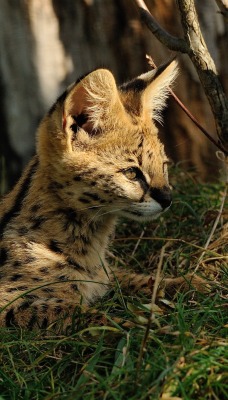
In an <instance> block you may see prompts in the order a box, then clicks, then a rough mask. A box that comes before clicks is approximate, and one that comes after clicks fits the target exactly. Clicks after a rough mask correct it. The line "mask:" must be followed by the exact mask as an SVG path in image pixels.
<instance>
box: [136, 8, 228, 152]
mask: <svg viewBox="0 0 228 400" xmlns="http://www.w3.org/2000/svg"><path fill="white" fill-rule="evenodd" d="M135 2H136V3H137V5H138V6H139V8H140V12H141V15H142V18H144V21H145V23H146V24H147V26H148V28H149V29H150V30H151V31H152V33H153V34H154V35H155V36H156V37H157V39H158V40H160V42H161V43H163V44H164V45H166V46H167V47H168V48H169V49H172V50H176V51H180V52H184V53H187V54H188V55H189V57H190V59H191V61H192V62H193V64H194V66H195V68H196V71H197V73H198V75H199V78H200V81H201V83H202V86H203V88H204V91H205V94H206V96H207V98H208V101H209V103H210V106H211V110H212V112H213V115H214V119H215V123H216V129H217V134H218V137H219V141H220V143H221V145H222V147H223V148H225V149H226V150H228V99H227V97H226V95H225V93H224V91H223V88H222V85H221V82H220V80H219V78H218V73H217V70H216V67H215V64H214V61H213V59H212V58H211V56H210V53H209V51H208V49H207V46H206V43H205V41H204V38H203V35H202V33H201V30H200V25H199V21H198V16H197V13H196V9H195V4H194V0H177V4H178V8H179V12H180V16H181V22H182V27H183V31H184V40H183V39H178V38H175V37H173V36H171V35H169V34H168V33H167V32H166V31H165V30H164V29H163V28H161V27H160V25H159V24H158V23H157V22H156V21H155V19H154V18H153V17H152V15H151V14H150V12H149V10H148V8H147V7H146V5H145V3H144V1H143V0H135ZM225 2H226V0H220V1H219V4H220V3H221V4H223V5H224V4H226V3H225ZM148 14H149V16H148ZM170 37H171V39H170ZM173 39H174V40H173ZM183 42H184V44H183ZM226 153H227V152H226Z"/></svg>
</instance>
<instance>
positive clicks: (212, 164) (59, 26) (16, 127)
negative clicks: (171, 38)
mask: <svg viewBox="0 0 228 400" xmlns="http://www.w3.org/2000/svg"><path fill="white" fill-rule="evenodd" d="M146 3H147V5H148V7H149V9H150V10H151V12H152V13H153V15H154V16H155V17H156V18H157V20H158V21H159V23H160V24H161V25H162V26H163V27H165V28H166V29H167V30H168V31H169V32H170V33H171V34H173V35H178V36H182V30H181V25H180V20H179V14H178V10H177V8H176V5H175V1H174V0H147V1H146ZM196 6H197V10H198V14H199V18H200V22H201V28H202V31H203V33H204V37H205V40H206V42H207V45H208V47H209V50H210V52H211V54H212V56H213V58H214V61H215V64H216V66H217V68H218V71H219V74H220V76H221V80H222V82H223V84H224V86H225V87H226V88H227V86H228V77H227V73H228V68H227V66H228V60H227V37H228V35H227V26H226V27H225V25H224V21H223V18H222V16H221V15H220V14H219V13H218V8H217V5H216V1H213V0H210V1H208V0H196ZM0 27H1V28H0V135H1V136H0V139H1V140H0V166H1V171H0V179H1V192H4V191H6V190H8V189H9V188H10V187H11V186H12V184H13V183H14V182H15V180H16V179H17V178H18V176H19V175H20V173H21V169H22V168H23V167H24V165H25V164H26V162H27V161H28V159H29V158H30V157H31V155H32V154H33V153H34V151H35V150H34V149H35V132H36V127H37V125H38V123H39V121H40V119H41V118H42V116H43V114H44V113H45V112H46V111H47V110H48V109H49V107H50V106H51V104H52V103H53V102H54V101H55V99H56V97H57V96H58V95H59V94H60V93H61V92H62V91H63V90H64V89H65V87H66V86H67V85H68V84H69V83H71V82H72V81H74V80H76V79H77V78H78V77H79V76H80V75H82V74H84V73H85V72H88V71H90V70H92V69H93V68H97V67H100V66H102V67H108V68H110V69H111V70H112V71H113V73H114V74H115V76H116V78H117V80H118V82H120V83H121V82H123V81H125V80H128V79H131V78H132V77H134V76H136V75H139V74H141V73H142V72H145V71H147V70H148V68H149V67H148V64H147V61H146V58H145V55H146V54H147V53H148V54H150V55H152V57H153V59H154V61H155V62H156V64H160V63H162V62H164V61H166V60H167V59H168V58H169V57H170V56H171V55H172V54H171V52H170V51H169V50H167V49H166V48H165V47H164V46H163V45H161V44H160V43H159V42H158V40H157V39H156V38H154V37H153V35H152V34H151V32H149V31H148V29H147V28H146V27H145V26H144V25H142V24H141V22H140V19H139V13H138V9H137V6H136V5H135V2H134V1H133V0H64V1H62V0H0ZM178 60H179V63H180V74H179V78H178V80H177V83H176V86H175V92H176V93H177V95H178V96H179V97H180V98H181V100H182V101H183V102H184V104H185V105H186V106H187V107H188V108H189V109H190V110H191V112H192V113H193V114H194V115H195V116H196V117H197V118H198V119H199V121H200V122H201V123H202V125H203V126H204V127H206V129H208V131H209V132H210V133H211V134H214V135H215V128H214V122H213V117H212V114H211V111H210V108H209V106H208V103H207V100H206V98H205V95H204V93H203V90H202V88H201V85H200V83H199V80H198V77H197V74H196V72H195V70H194V68H193V66H192V64H191V62H190V60H189V59H188V57H187V56H184V55H180V56H178ZM164 116H165V119H164V125H163V127H161V136H162V139H163V140H164V142H165V145H166V151H167V153H168V154H169V156H171V157H172V159H173V160H174V161H175V162H180V163H181V164H182V165H183V166H184V167H188V168H189V167H190V166H191V167H194V168H195V170H196V173H197V175H198V176H200V177H201V178H202V179H208V178H209V179H213V178H214V177H215V176H216V173H217V171H218V162H217V160H216V157H215V148H213V146H212V145H211V144H210V142H208V140H207V139H206V138H205V137H204V136H203V135H202V134H201V133H200V132H199V131H198V129H197V128H196V127H195V126H194V125H193V124H192V122H191V121H190V120H189V119H188V118H187V117H186V116H185V115H184V114H183V112H182V111H181V110H180V109H179V108H178V106H177V105H176V104H175V103H174V101H173V100H170V101H169V107H168V108H167V110H166V111H165V113H164Z"/></svg>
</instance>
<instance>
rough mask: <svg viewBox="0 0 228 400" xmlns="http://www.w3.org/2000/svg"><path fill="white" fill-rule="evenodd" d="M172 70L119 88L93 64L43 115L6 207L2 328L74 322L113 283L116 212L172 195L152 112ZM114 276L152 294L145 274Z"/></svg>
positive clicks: (137, 214)
mask: <svg viewBox="0 0 228 400" xmlns="http://www.w3.org/2000/svg"><path fill="white" fill-rule="evenodd" d="M175 71H176V62H172V63H171V64H170V65H169V66H168V67H167V68H166V69H164V71H163V72H162V73H161V74H160V75H159V76H158V77H155V80H153V79H152V81H151V82H148V75H147V74H144V76H142V77H143V78H142V77H141V78H140V77H139V81H137V80H136V83H137V82H139V83H140V84H143V85H144V84H145V87H144V88H141V89H139V88H137V85H136V86H135V87H134V84H133V86H132V85H130V86H129V88H128V86H127V85H125V87H124V86H123V87H122V89H118V88H117V86H116V83H115V80H114V77H113V76H112V74H111V72H110V71H107V70H96V71H94V72H92V73H91V74H89V75H87V76H86V77H85V78H84V79H82V80H81V81H80V82H79V83H76V84H73V85H71V87H70V88H69V89H68V91H67V92H66V95H65V96H64V97H62V98H60V99H59V100H58V101H57V103H56V104H55V105H54V107H53V109H52V110H51V111H50V112H49V113H48V114H47V115H46V116H45V117H44V119H43V121H42V122H41V124H40V127H39V129H38V134H37V155H36V156H35V157H34V159H33V160H32V161H31V162H30V164H29V166H28V167H27V169H26V170H25V172H24V174H23V175H22V177H21V179H20V181H19V182H18V184H17V185H16V186H15V188H14V189H13V191H12V192H11V193H10V194H9V195H8V196H6V197H5V198H4V199H3V201H2V204H1V206H0V215H1V219H0V250H1V253H0V254H1V257H0V259H1V261H0V264H1V267H0V284H1V295H0V306H1V307H2V312H1V314H0V322H1V324H2V325H5V324H6V325H19V326H24V327H25V326H26V327H29V328H32V327H33V326H36V327H37V326H39V327H46V326H48V325H49V324H50V323H53V322H54V321H55V320H57V319H58V318H59V317H63V316H65V315H68V321H70V320H71V317H72V315H73V312H74V308H75V307H76V306H77V305H78V304H85V305H88V304H90V303H91V302H93V301H95V300H96V299H97V298H98V297H100V296H103V295H104V294H105V293H106V291H107V289H108V288H109V287H110V285H111V284H112V282H113V273H112V272H111V270H110V269H109V267H108V265H107V263H106V260H105V253H106V249H107V246H108V243H109V240H110V236H111V235H113V232H114V228H115V225H116V221H117V218H118V217H119V216H122V215H123V216H126V217H129V218H135V219H138V220H144V219H145V220H148V219H151V218H154V216H156V215H158V214H159V213H160V212H162V211H163V208H165V206H164V205H163V208H162V207H161V204H160V200H159V199H157V200H156V199H153V197H154V196H157V193H158V194H159V196H161V197H162V198H163V197H165V198H166V200H167V196H168V198H169V197H170V194H169V185H168V176H167V171H166V165H165V162H166V156H165V153H164V149H163V145H162V144H161V143H160V141H159V139H158V137H157V128H156V126H155V125H154V123H153V121H152V119H151V117H153V116H155V115H158V113H159V112H160V110H161V109H162V108H163V106H164V100H165V97H166V96H167V91H168V86H169V85H170V83H171V82H172V81H173V78H174V76H175V73H176V72H175ZM143 85H142V86H143ZM153 99H154V100H153ZM159 99H160V100H159ZM148 103H149V106H148ZM136 167H137V168H138V169H137V170H134V168H136ZM132 168H133V169H132ZM135 171H136V175H137V174H139V176H134V175H135ZM140 174H141V175H140ZM154 190H155V191H154ZM161 201H162V200H161ZM168 206H169V199H168V200H167V207H168ZM115 276H116V278H117V279H119V280H120V284H121V281H122V287H123V288H124V287H125V288H126V287H128V286H129V285H130V287H131V290H133V288H134V291H138V290H140V289H142V290H144V291H145V292H148V290H149V289H148V284H147V283H148V279H149V277H148V276H138V275H136V274H130V275H129V274H127V273H126V272H124V273H123V272H121V271H115ZM174 283H175V282H174ZM179 284H180V281H178V285H179Z"/></svg>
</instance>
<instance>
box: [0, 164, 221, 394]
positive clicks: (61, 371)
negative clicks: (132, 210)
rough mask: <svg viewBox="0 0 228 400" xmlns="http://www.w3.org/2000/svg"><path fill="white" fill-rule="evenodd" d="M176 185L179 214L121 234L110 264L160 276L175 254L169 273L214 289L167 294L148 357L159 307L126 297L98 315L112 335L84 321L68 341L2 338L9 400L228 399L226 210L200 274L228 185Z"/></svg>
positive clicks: (3, 388)
mask: <svg viewBox="0 0 228 400" xmlns="http://www.w3.org/2000/svg"><path fill="white" fill-rule="evenodd" d="M171 175H172V176H173V185H174V204H173V206H172V210H171V211H169V212H168V213H167V214H166V215H164V216H162V217H161V219H160V221H159V224H158V221H154V222H153V223H151V224H149V225H146V226H145V227H144V226H140V225H138V224H137V223H132V222H130V223H128V222H127V221H126V222H124V223H123V224H122V225H121V226H119V228H118V232H117V235H116V239H115V240H114V241H113V245H112V248H111V252H112V253H113V256H110V262H111V263H114V264H119V267H120V268H123V264H124V265H125V268H129V269H132V268H133V269H134V270H136V271H140V272H143V271H144V272H147V273H150V272H151V273H152V272H153V273H154V272H155V271H156V268H157V266H158V262H159V259H160V257H161V248H162V247H163V246H164V245H166V247H165V253H164V259H163V272H162V273H163V274H164V275H166V276H167V275H171V276H176V275H181V274H184V273H186V272H187V271H188V272H189V271H194V269H195V268H196V267H197V273H198V274H199V275H202V276H204V277H206V278H207V279H208V280H209V281H210V282H212V283H213V284H214V285H213V286H212V290H211V292H210V293H207V294H202V293H193V292H190V293H187V294H186V293H178V294H177V295H176V296H175V297H174V298H169V297H167V295H165V297H164V294H163V293H161V294H160V296H161V297H160V299H159V300H158V301H157V305H158V307H159V308H158V313H155V319H153V322H152V324H151V327H150V330H149V336H148V339H147V341H146V344H145V348H144V350H143V352H141V346H142V342H143V340H144V336H145V331H146V326H147V324H148V318H149V316H150V312H149V311H148V307H146V304H147V303H149V301H148V299H147V300H146V299H145V298H143V297H142V296H140V294H139V295H138V296H137V297H132V296H128V297H127V296H125V295H123V294H122V293H121V291H120V290H119V289H118V287H117V288H116V290H115V291H113V292H111V293H110V294H109V295H107V296H106V297H105V298H104V299H103V300H102V301H101V302H100V303H99V304H96V305H95V308H96V309H99V312H100V313H101V315H103V317H104V324H103V325H100V324H98V323H96V322H91V320H90V317H91V316H88V314H82V315H81V318H80V325H78V326H77V329H75V330H73V331H71V332H70V331H69V332H68V334H67V335H60V336H55V335H52V336H51V335H49V336H45V335H44V334H43V333H41V332H39V333H37V332H36V333H35V332H25V331H20V330H13V329H11V330H6V329H1V330H0V400H8V399H10V400H14V399H15V400H20V399H21V400H22V399H23V400H26V399H29V400H30V399H37V400H38V399H39V400H40V399H46V400H49V399H67V400H71V399H72V400H75V399H83V400H84V399H85V400H86V399H88V400H90V399H91V400H92V399H110V400H111V399H114V400H121V399H123V400H126V399H132V400H133V399H134V400H139V399H145V400H148V399H151V400H156V399H161V400H168V399H169V400H172V399H173V400H175V399H176V400H177V399H184V400H194V399H197V400H210V399H213V400H214V399H215V400H218V399H219V400H222V399H225V398H228V362H227V360H228V346H227V339H226V338H227V328H228V315H227V310H226V306H227V276H228V272H227V259H226V258H225V254H227V247H226V246H227V230H225V219H226V212H227V211H225V209H224V211H223V215H222V216H221V218H220V220H219V223H218V226H217V228H216V231H215V233H214V235H213V237H212V239H211V243H210V245H209V248H208V249H207V251H206V252H205V254H204V256H203V258H202V260H201V262H200V264H199V265H198V261H199V257H200V256H201V254H202V249H203V247H204V245H205V243H206V241H207V239H208V237H209V235H210V233H211V230H212V225H213V223H214V221H215V218H216V216H217V212H218V210H219V207H220V204H221V197H222V194H223V192H224V189H225V188H224V187H225V185H224V184H223V183H220V184H200V183H198V182H196V181H195V179H194V176H193V175H191V174H190V175H189V174H185V173H183V172H181V171H180V170H178V169H175V170H174V171H173V173H171ZM226 229H227V227H226ZM136 243H137V246H136ZM88 321H90V324H88ZM140 354H142V356H141V355H140Z"/></svg>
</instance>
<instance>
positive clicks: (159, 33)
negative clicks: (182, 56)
mask: <svg viewBox="0 0 228 400" xmlns="http://www.w3.org/2000/svg"><path fill="white" fill-rule="evenodd" d="M135 1H136V3H137V4H138V6H139V11H140V17H141V19H142V21H143V22H144V23H145V24H146V25H147V27H148V29H149V30H150V31H151V32H152V33H153V34H154V36H155V37H156V38H157V39H158V40H159V41H160V42H161V43H162V44H164V45H165V46H166V47H168V49H170V50H172V51H178V52H181V53H188V50H189V49H188V46H187V45H186V42H185V40H183V39H181V38H177V37H175V36H173V35H170V34H169V33H168V32H167V31H166V30H165V29H163V28H162V27H161V25H159V23H158V22H157V21H156V19H155V18H154V17H153V16H152V15H151V13H150V12H149V10H148V8H147V6H146V4H145V3H144V1H143V0H135Z"/></svg>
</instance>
